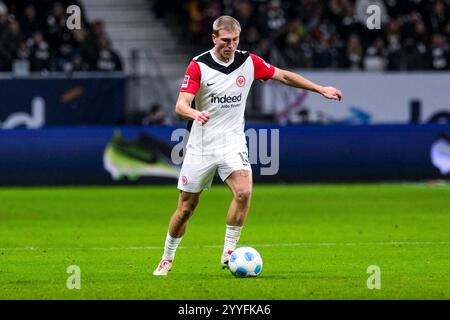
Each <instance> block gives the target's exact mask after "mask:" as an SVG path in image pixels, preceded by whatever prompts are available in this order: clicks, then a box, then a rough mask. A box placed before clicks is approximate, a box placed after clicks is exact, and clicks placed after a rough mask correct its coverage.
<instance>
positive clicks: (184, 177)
mask: <svg viewBox="0 0 450 320" xmlns="http://www.w3.org/2000/svg"><path fill="white" fill-rule="evenodd" d="M181 183H182V184H183V186H185V185H187V183H188V180H187V178H186V176H183V177H182V178H181Z"/></svg>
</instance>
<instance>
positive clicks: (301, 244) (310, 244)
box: [0, 241, 450, 251]
mask: <svg viewBox="0 0 450 320" xmlns="http://www.w3.org/2000/svg"><path fill="white" fill-rule="evenodd" d="M401 245H406V246H408V245H409V246H421V245H450V241H389V242H383V241H381V242H298V243H249V244H242V245H241V246H250V247H256V248H258V247H259V248H261V247H268V248H270V247H331V246H401ZM222 247H223V245H205V246H180V247H179V249H202V248H213V249H214V248H222ZM162 249H164V248H163V247H155V246H153V247H152V246H150V247H109V248H101V247H77V248H38V247H21V248H0V251H37V250H68V251H71V250H92V251H119V250H162Z"/></svg>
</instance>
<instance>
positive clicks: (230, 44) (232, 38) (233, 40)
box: [213, 30, 239, 60]
mask: <svg viewBox="0 0 450 320" xmlns="http://www.w3.org/2000/svg"><path fill="white" fill-rule="evenodd" d="M213 42H214V45H215V46H214V47H215V51H216V53H218V54H219V55H220V57H221V58H222V60H228V59H230V58H231V57H232V56H233V55H234V52H235V51H236V49H237V47H238V45H239V31H227V30H219V35H218V36H216V35H214V34H213Z"/></svg>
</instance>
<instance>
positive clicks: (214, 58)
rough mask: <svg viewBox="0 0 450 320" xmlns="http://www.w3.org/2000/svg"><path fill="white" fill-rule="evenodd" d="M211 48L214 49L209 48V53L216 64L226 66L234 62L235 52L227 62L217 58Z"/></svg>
mask: <svg viewBox="0 0 450 320" xmlns="http://www.w3.org/2000/svg"><path fill="white" fill-rule="evenodd" d="M213 50H214V49H211V50H209V53H210V54H211V57H212V58H213V60H214V61H215V62H217V63H218V64H220V65H221V66H225V67H228V66H230V65H231V64H232V63H233V62H234V57H235V56H236V52H235V53H234V54H233V57H232V58H231V59H230V61H228V62H223V61H221V60H219V59H218V58H217V57H216V55H215V54H214V51H213Z"/></svg>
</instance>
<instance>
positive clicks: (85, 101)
mask: <svg viewBox="0 0 450 320" xmlns="http://www.w3.org/2000/svg"><path fill="white" fill-rule="evenodd" d="M124 118H125V78H123V77H109V78H36V79H33V78H30V79H0V129H13V128H21V127H22V128H29V129H37V128H42V127H45V126H54V125H59V126H61V125H99V124H100V125H114V124H119V123H124Z"/></svg>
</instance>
